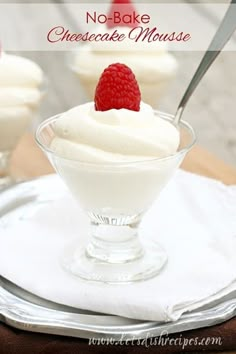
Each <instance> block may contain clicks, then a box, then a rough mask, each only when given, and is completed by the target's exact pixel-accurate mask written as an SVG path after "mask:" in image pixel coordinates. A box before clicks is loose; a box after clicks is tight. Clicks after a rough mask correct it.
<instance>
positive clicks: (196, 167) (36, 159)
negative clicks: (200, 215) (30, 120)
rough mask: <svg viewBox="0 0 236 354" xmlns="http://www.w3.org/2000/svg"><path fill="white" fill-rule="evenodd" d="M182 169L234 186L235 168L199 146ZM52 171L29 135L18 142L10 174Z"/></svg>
mask: <svg viewBox="0 0 236 354" xmlns="http://www.w3.org/2000/svg"><path fill="white" fill-rule="evenodd" d="M182 167H183V169H185V170H187V171H190V172H194V173H198V174H200V175H204V176H207V177H211V178H215V179H218V180H220V181H222V182H224V183H226V184H236V168H234V167H231V166H229V165H227V164H225V163H224V162H223V161H222V160H220V159H219V158H217V157H215V156H214V155H212V154H211V153H209V152H208V151H206V150H205V149H203V148H201V147H200V146H195V147H194V148H193V149H192V151H190V153H189V154H188V156H187V157H186V159H185V161H184V163H183V165H182ZM52 172H53V169H52V167H51V165H50V164H49V162H48V160H47V158H46V157H45V156H44V154H43V153H42V152H41V150H40V149H39V147H38V146H37V145H36V143H35V141H34V138H33V136H32V135H31V134H27V135H25V136H24V137H23V138H22V140H21V141H20V143H19V145H18V147H17V149H16V150H15V152H14V154H13V157H12V174H13V175H14V176H18V177H23V178H32V177H36V176H40V175H44V174H48V173H52Z"/></svg>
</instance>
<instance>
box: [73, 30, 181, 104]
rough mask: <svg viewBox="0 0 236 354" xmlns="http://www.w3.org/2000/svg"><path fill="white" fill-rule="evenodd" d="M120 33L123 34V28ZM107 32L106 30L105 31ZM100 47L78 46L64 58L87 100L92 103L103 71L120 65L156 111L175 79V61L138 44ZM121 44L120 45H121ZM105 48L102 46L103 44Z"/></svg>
mask: <svg viewBox="0 0 236 354" xmlns="http://www.w3.org/2000/svg"><path fill="white" fill-rule="evenodd" d="M122 31H125V29H123V30H122ZM108 32H109V31H108ZM115 44H116V48H113V50H112V46H111V47H109V48H106V47H105V48H102V49H101V46H102V45H101V44H98V43H96V44H95V45H91V44H84V45H80V47H79V49H78V50H76V51H74V52H72V53H71V54H70V57H69V59H68V62H69V66H70V68H71V70H72V71H73V72H74V73H75V74H76V75H77V76H78V78H79V80H80V83H81V86H82V87H83V89H84V91H85V93H86V94H87V97H88V100H89V101H93V99H94V92H95V88H96V86H97V82H98V80H99V77H100V76H101V74H102V72H103V70H104V69H105V68H106V67H108V66H109V65H110V64H112V63H123V64H126V65H127V66H129V67H130V68H131V69H132V71H133V73H134V74H135V77H136V79H137V81H138V83H139V86H140V91H141V95H142V100H143V101H144V102H146V103H148V104H149V105H150V106H152V107H153V108H158V106H159V102H160V99H161V98H162V96H163V95H164V94H165V92H166V91H167V90H168V88H169V86H170V84H171V82H172V81H173V79H174V78H175V76H176V72H177V67H178V65H177V60H176V59H175V57H174V56H173V55H172V54H171V53H169V52H168V51H167V49H166V48H165V47H164V45H163V46H161V45H159V48H157V50H156V51H151V50H149V49H148V47H146V46H144V48H143V47H142V46H140V45H139V47H138V48H137V45H136V46H135V48H136V50H134V48H133V47H130V44H129V45H128V44H127V45H125V46H124V48H120V51H119V50H118V49H117V48H119V46H118V44H117V43H115ZM122 45H123V44H122ZM104 46H105V45H104Z"/></svg>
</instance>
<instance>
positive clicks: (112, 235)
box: [36, 112, 195, 283]
mask: <svg viewBox="0 0 236 354" xmlns="http://www.w3.org/2000/svg"><path fill="white" fill-rule="evenodd" d="M155 114H156V115H157V116H158V117H159V118H161V119H165V120H168V121H169V122H171V123H172V124H174V123H173V117H172V116H171V115H168V114H165V113H161V112H155ZM58 119H60V115H57V116H55V117H52V118H50V119H48V120H46V121H44V122H43V123H42V124H41V125H40V126H39V128H38V130H37V132H36V141H37V143H38V144H39V146H40V147H41V148H42V150H43V151H44V152H45V153H46V155H47V156H48V158H49V160H50V162H51V163H52V165H53V166H54V168H55V170H56V172H57V173H58V174H59V175H60V176H61V177H62V178H63V180H64V181H65V183H66V184H67V186H68V188H69V190H70V191H71V193H72V195H73V196H74V198H75V199H76V200H77V201H78V202H79V204H80V205H81V207H82V209H83V210H84V211H85V212H86V214H87V215H88V216H89V219H90V223H91V233H90V235H89V237H88V243H87V245H81V241H79V240H77V241H74V242H72V243H71V244H69V245H68V246H67V247H66V249H65V252H64V254H63V257H62V263H63V266H64V268H65V269H66V270H67V271H68V272H70V273H72V274H74V275H76V276H78V277H80V278H82V279H86V280H90V281H99V282H108V283H125V282H134V281H139V280H145V279H148V278H151V277H154V276H155V275H157V274H158V273H159V272H160V271H161V270H162V268H163V267H164V265H165V264H166V262H167V255H166V252H165V251H164V250H163V248H162V247H161V246H160V245H159V244H158V242H157V241H158V240H157V239H158V235H153V237H155V238H156V239H149V238H146V237H145V232H144V235H143V236H142V239H141V240H140V238H139V235H138V227H139V224H140V222H141V220H142V217H143V215H144V213H145V212H146V211H147V210H148V209H149V208H150V206H151V205H152V203H153V202H154V200H156V198H157V197H158V195H159V193H160V192H161V190H162V188H163V187H164V186H165V185H166V184H167V182H168V181H169V180H170V179H171V177H172V176H173V174H174V172H175V171H176V169H177V168H178V167H179V165H180V164H181V162H182V161H183V159H184V157H185V155H186V154H187V153H188V151H189V150H190V149H191V147H192V146H193V144H194V142H195V133H194V131H193V129H192V127H191V126H190V125H189V124H188V123H186V122H184V121H181V122H180V125H179V127H178V129H179V132H180V146H179V149H178V151H177V152H176V153H175V154H173V155H171V156H168V157H165V158H153V159H148V160H143V161H132V162H125V163H123V162H122V163H120V162H114V163H109V164H108V163H105V164H98V163H85V162H81V161H78V160H76V159H68V158H63V157H62V156H59V155H58V154H57V153H55V151H53V150H52V149H51V147H50V146H51V142H52V140H53V139H54V137H55V136H56V135H55V128H54V127H55V122H56V121H57V120H58ZM157 217H158V216H157Z"/></svg>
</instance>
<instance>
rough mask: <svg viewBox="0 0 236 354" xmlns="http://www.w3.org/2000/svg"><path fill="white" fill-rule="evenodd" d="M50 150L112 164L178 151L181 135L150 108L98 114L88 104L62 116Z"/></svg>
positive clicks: (75, 157) (83, 159) (145, 106)
mask: <svg viewBox="0 0 236 354" xmlns="http://www.w3.org/2000/svg"><path fill="white" fill-rule="evenodd" d="M54 129H55V134H56V137H55V138H54V139H53V141H52V143H51V149H52V150H53V151H54V152H55V153H56V154H58V155H60V156H62V157H64V158H69V159H76V160H79V161H82V162H92V163H103V162H106V163H113V162H126V161H141V160H147V159H152V158H157V157H166V156H169V155H172V154H174V153H175V152H176V150H177V149H178V146H179V132H178V130H177V129H176V128H175V127H174V126H173V125H172V124H171V123H169V122H168V121H166V120H164V119H161V118H158V117H157V116H156V115H155V114H154V111H153V109H152V108H151V106H149V105H147V104H145V103H141V108H140V111H139V112H135V111H131V110H128V109H120V110H117V109H111V110H108V111H103V112H101V111H96V110H95V108H94V103H93V102H89V103H86V104H83V105H80V106H77V107H75V108H72V109H71V110H69V111H67V112H65V113H63V114H62V115H61V117H60V118H58V119H57V120H56V122H55V126H54Z"/></svg>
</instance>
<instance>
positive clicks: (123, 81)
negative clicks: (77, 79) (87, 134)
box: [94, 63, 141, 111]
mask: <svg viewBox="0 0 236 354" xmlns="http://www.w3.org/2000/svg"><path fill="white" fill-rule="evenodd" d="M94 101H95V109H96V111H108V110H109V109H112V108H115V109H121V108H126V109H129V110H131V111H139V109H140V101H141V93H140V90H139V86H138V83H137V81H136V78H135V76H134V73H133V72H132V70H131V69H130V68H129V67H128V66H126V65H125V64H119V63H116V64H111V65H109V66H108V67H107V68H106V69H105V70H104V71H103V73H102V75H101V77H100V79H99V81H98V84H97V87H96V91H95V98H94Z"/></svg>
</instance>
